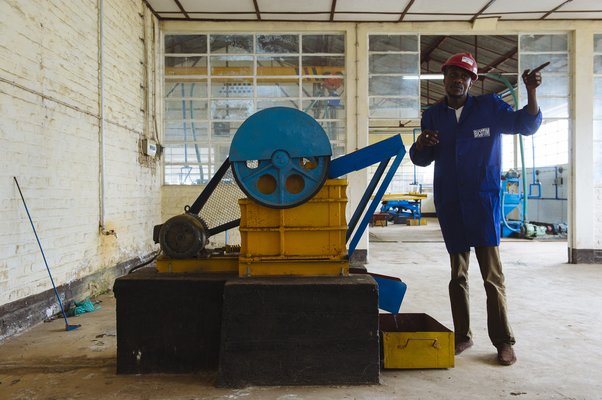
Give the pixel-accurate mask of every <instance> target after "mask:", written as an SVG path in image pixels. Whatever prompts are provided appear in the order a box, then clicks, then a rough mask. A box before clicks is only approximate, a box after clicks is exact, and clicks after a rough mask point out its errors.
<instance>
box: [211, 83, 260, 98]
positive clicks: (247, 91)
mask: <svg viewBox="0 0 602 400" xmlns="http://www.w3.org/2000/svg"><path fill="white" fill-rule="evenodd" d="M211 96H212V97H218V98H219V97H224V98H229V97H253V79H244V78H243V79H237V78H225V79H224V78H216V79H212V80H211Z"/></svg>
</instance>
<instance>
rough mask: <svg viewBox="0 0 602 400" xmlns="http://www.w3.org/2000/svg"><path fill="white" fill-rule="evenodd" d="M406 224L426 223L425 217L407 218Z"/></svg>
mask: <svg viewBox="0 0 602 400" xmlns="http://www.w3.org/2000/svg"><path fill="white" fill-rule="evenodd" d="M406 224H407V225H410V226H418V225H426V218H419V219H409V218H408V219H407V220H406Z"/></svg>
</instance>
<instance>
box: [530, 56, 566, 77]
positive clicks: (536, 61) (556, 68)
mask: <svg viewBox="0 0 602 400" xmlns="http://www.w3.org/2000/svg"><path fill="white" fill-rule="evenodd" d="M547 61H550V65H548V66H547V67H546V68H545V69H543V70H542V71H541V74H542V75H545V74H549V73H552V72H567V71H568V70H569V69H568V63H569V56H568V54H547V53H539V54H523V55H521V56H520V67H521V69H522V70H523V71H524V70H525V69H533V68H536V67H539V66H540V65H541V64H543V63H545V62H547ZM521 73H522V71H521Z"/></svg>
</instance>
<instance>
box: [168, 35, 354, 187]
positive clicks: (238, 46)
mask: <svg viewBox="0 0 602 400" xmlns="http://www.w3.org/2000/svg"><path fill="white" fill-rule="evenodd" d="M344 54H345V36H344V35H343V34H315V35H314V34H306V35H302V34H293V33H269V34H268V33H254V34H238V33H227V34H223V33H220V34H211V33H209V34H202V35H198V34H191V35H185V34H174V35H172V34H166V35H165V80H164V90H165V92H164V93H165V99H164V103H165V113H164V116H165V130H164V144H165V153H164V154H165V183H166V184H202V183H206V182H207V181H208V180H209V179H210V178H211V176H212V174H213V173H214V172H215V171H216V170H217V168H219V166H220V165H221V163H222V162H223V161H224V160H225V159H226V157H228V152H229V147H230V142H231V140H232V137H233V136H234V134H235V133H236V131H237V129H238V128H239V127H240V125H241V124H242V123H243V122H244V121H245V120H246V119H247V118H248V117H249V116H251V115H252V114H253V113H254V112H257V111H259V110H262V109H265V108H268V107H277V106H278V107H292V108H295V109H298V110H303V111H305V112H307V113H308V114H310V115H311V116H313V117H314V118H315V119H317V121H318V123H320V125H321V126H322V127H323V128H324V130H325V131H326V134H327V135H328V137H329V138H330V141H331V144H332V148H333V155H334V156H335V157H336V156H339V155H342V154H344V152H345V142H346V126H345V120H346V109H345V101H344V96H345V79H344V75H345V56H344Z"/></svg>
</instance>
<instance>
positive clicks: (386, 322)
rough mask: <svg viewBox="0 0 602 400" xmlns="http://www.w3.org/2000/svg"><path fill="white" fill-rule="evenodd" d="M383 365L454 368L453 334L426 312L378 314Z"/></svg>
mask: <svg viewBox="0 0 602 400" xmlns="http://www.w3.org/2000/svg"><path fill="white" fill-rule="evenodd" d="M379 323H380V326H379V330H380V335H381V343H382V350H383V367H384V368H385V369H393V368H403V369H410V368H453V367H454V356H455V352H454V333H453V332H452V331H450V330H449V329H447V328H446V327H445V326H443V325H442V324H441V323H439V322H438V321H437V320H435V319H434V318H433V317H431V316H429V315H427V314H420V313H416V314H380V315H379Z"/></svg>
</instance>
